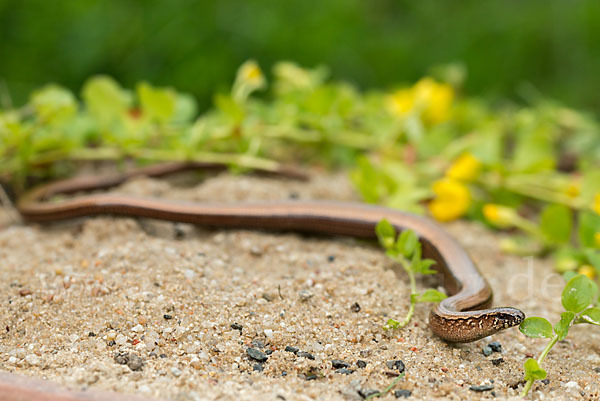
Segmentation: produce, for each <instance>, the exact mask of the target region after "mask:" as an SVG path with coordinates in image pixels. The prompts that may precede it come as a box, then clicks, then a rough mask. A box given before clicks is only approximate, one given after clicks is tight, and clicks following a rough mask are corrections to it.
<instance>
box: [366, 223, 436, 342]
mask: <svg viewBox="0 0 600 401" xmlns="http://www.w3.org/2000/svg"><path fill="white" fill-rule="evenodd" d="M375 232H376V233H377V238H378V239H379V242H380V244H381V245H382V246H383V248H384V249H385V251H386V252H385V253H386V255H387V256H388V257H390V258H391V259H392V260H394V261H396V262H398V263H399V264H400V266H402V268H403V269H404V271H405V272H406V274H407V275H408V278H409V280H410V307H409V308H408V313H407V314H406V316H405V317H404V319H402V320H401V321H398V320H395V319H388V321H387V323H386V324H385V325H384V326H383V328H384V329H385V330H389V329H399V328H402V327H404V326H406V325H407V324H408V323H409V322H410V320H411V319H412V316H413V314H414V312H415V305H416V304H417V303H424V302H439V301H441V300H442V299H444V298H446V295H445V294H443V293H441V292H439V291H437V290H435V289H433V288H429V289H427V290H425V291H424V292H422V293H419V292H417V281H416V274H425V275H428V274H435V273H437V272H436V271H435V270H433V269H431V266H433V265H434V264H435V261H434V260H432V259H423V258H422V257H421V243H420V242H419V238H418V237H417V234H415V232H414V231H412V230H403V231H402V232H401V233H400V234H398V235H397V234H396V229H395V228H394V226H392V225H391V224H390V222H389V221H387V220H385V219H384V220H381V221H380V222H379V223H378V224H377V227H376V228H375Z"/></svg>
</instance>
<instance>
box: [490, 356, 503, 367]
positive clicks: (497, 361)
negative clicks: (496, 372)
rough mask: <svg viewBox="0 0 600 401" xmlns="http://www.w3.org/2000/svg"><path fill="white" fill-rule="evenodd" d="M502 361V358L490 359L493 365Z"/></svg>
mask: <svg viewBox="0 0 600 401" xmlns="http://www.w3.org/2000/svg"><path fill="white" fill-rule="evenodd" d="M502 362H504V358H498V359H492V365H494V366H498V365H500V364H501V363H502Z"/></svg>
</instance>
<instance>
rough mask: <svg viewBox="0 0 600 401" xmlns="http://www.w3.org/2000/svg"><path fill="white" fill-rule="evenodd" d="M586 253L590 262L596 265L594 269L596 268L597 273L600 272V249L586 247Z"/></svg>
mask: <svg viewBox="0 0 600 401" xmlns="http://www.w3.org/2000/svg"><path fill="white" fill-rule="evenodd" d="M584 254H585V257H586V258H587V260H588V262H590V264H591V265H592V266H594V269H596V273H600V251H598V250H595V249H586V250H585V251H584Z"/></svg>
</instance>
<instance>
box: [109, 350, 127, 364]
mask: <svg viewBox="0 0 600 401" xmlns="http://www.w3.org/2000/svg"><path fill="white" fill-rule="evenodd" d="M113 359H114V360H115V362H116V363H118V364H119V365H127V361H129V354H128V353H127V352H123V353H121V352H119V353H118V354H116V355H115V356H114V358H113Z"/></svg>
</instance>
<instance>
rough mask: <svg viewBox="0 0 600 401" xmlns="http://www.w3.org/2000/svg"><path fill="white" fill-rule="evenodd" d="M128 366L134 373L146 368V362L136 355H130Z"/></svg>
mask: <svg viewBox="0 0 600 401" xmlns="http://www.w3.org/2000/svg"><path fill="white" fill-rule="evenodd" d="M127 366H129V369H131V370H132V371H134V372H136V371H140V370H142V367H143V366H144V360H143V359H142V358H140V357H139V356H138V355H136V354H129V361H127Z"/></svg>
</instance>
